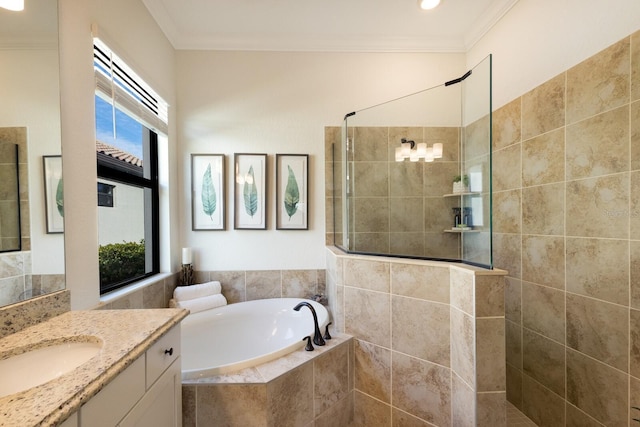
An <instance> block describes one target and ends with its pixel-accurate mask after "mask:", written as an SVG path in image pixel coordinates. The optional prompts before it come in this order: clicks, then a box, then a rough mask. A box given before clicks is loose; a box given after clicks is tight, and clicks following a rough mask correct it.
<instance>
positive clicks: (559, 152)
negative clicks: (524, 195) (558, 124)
mask: <svg viewBox="0 0 640 427" xmlns="http://www.w3.org/2000/svg"><path fill="white" fill-rule="evenodd" d="M564 159H565V141H564V128H559V129H556V130H553V131H550V132H548V133H545V134H542V135H539V136H536V137H534V138H531V139H529V140H527V141H524V142H523V143H522V186H523V187H530V186H532V185H541V184H551V183H554V182H561V181H564V174H565V172H564V162H565V160H564Z"/></svg>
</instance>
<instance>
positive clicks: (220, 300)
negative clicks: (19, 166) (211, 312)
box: [176, 294, 227, 314]
mask: <svg viewBox="0 0 640 427" xmlns="http://www.w3.org/2000/svg"><path fill="white" fill-rule="evenodd" d="M223 305H227V299H226V298H225V297H224V295H222V294H215V295H207V296H206V297H200V298H195V299H190V300H186V301H176V307H177V308H186V309H188V310H189V311H191V314H193V313H197V312H199V311H203V310H208V309H210V308H216V307H222V306H223Z"/></svg>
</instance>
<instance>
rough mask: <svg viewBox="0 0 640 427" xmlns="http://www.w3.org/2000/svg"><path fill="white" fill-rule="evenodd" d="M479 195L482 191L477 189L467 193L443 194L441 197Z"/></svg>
mask: <svg viewBox="0 0 640 427" xmlns="http://www.w3.org/2000/svg"><path fill="white" fill-rule="evenodd" d="M480 195H482V193H481V192H479V191H471V192H467V193H451V194H444V195H443V196H442V197H463V196H480Z"/></svg>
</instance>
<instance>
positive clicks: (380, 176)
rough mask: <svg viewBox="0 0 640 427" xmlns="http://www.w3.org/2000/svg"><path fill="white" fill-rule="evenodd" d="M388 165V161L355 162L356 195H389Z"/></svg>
mask: <svg viewBox="0 0 640 427" xmlns="http://www.w3.org/2000/svg"><path fill="white" fill-rule="evenodd" d="M387 165H388V163H387V162H355V163H354V164H353V182H354V189H353V192H354V194H355V196H356V197H388V196H389V172H388V168H387ZM420 184H422V181H420ZM392 188H393V186H392ZM393 194H394V195H395V196H406V195H408V194H411V193H408V194H407V193H396V192H394V193H393ZM418 194H419V193H418Z"/></svg>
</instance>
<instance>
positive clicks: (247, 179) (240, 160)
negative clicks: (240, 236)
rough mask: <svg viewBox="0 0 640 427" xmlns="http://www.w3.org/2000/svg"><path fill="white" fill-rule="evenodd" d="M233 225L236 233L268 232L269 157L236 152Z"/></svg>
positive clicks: (234, 162)
mask: <svg viewBox="0 0 640 427" xmlns="http://www.w3.org/2000/svg"><path fill="white" fill-rule="evenodd" d="M233 159H234V160H233V164H234V167H233V170H234V178H235V180H234V209H233V211H234V222H233V228H234V229H236V230H266V229H267V155H266V154H253V153H235V154H234V155H233Z"/></svg>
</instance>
